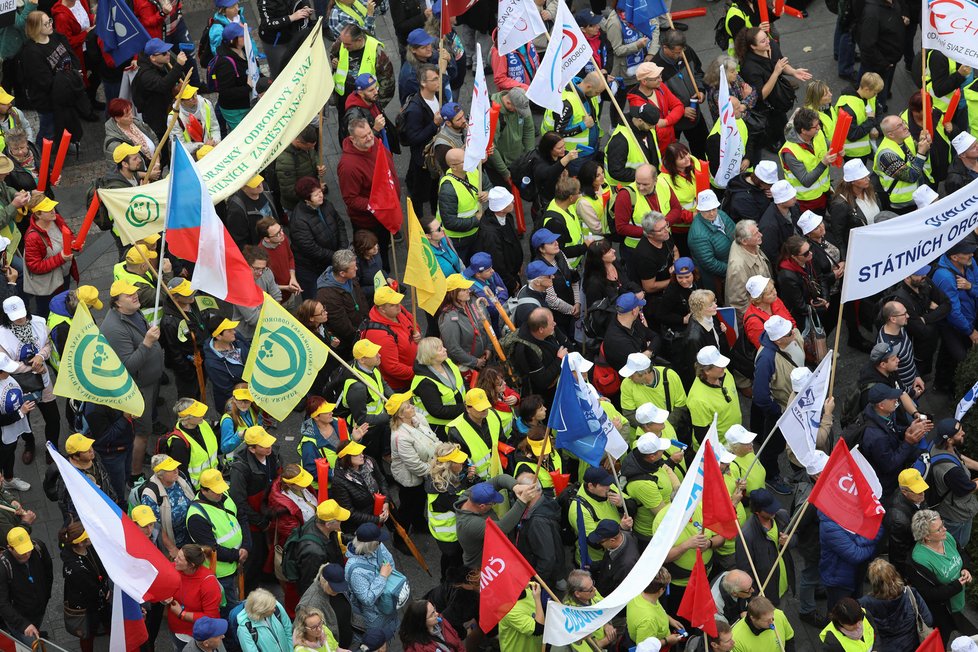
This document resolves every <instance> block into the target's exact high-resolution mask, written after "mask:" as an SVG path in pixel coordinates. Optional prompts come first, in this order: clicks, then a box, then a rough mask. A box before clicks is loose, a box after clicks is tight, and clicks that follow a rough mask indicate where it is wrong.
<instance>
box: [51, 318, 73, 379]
mask: <svg viewBox="0 0 978 652" xmlns="http://www.w3.org/2000/svg"><path fill="white" fill-rule="evenodd" d="M58 324H69V326H70V324H71V317H65V316H64V315H59V314H57V313H54V312H49V313H48V332H49V333H50V332H51V331H53V330H54V327H55V326H57V325H58ZM48 364H50V365H51V368H52V369H54V373H58V368H59V367H60V366H61V354H60V353H58V347H57V346H55V345H54V342H51V357H50V358H49V359H48Z"/></svg>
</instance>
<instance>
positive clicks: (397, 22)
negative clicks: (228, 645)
mask: <svg viewBox="0 0 978 652" xmlns="http://www.w3.org/2000/svg"><path fill="white" fill-rule="evenodd" d="M426 6H427V5H426V4H425V3H424V2H421V0H390V10H391V19H392V20H393V22H394V34H395V35H396V36H397V42H398V43H399V44H400V45H401V47H402V48H403V47H405V46H406V45H407V37H408V34H410V33H411V31H412V30H415V29H418V28H424V24H425V21H426V20H427V18H426V17H425V15H424V10H425V7H426ZM459 631H461V630H459Z"/></svg>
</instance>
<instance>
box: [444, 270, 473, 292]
mask: <svg viewBox="0 0 978 652" xmlns="http://www.w3.org/2000/svg"><path fill="white" fill-rule="evenodd" d="M472 283H473V281H470V280H469V279H467V278H465V277H464V276H462V275H461V274H451V275H450V276H449V277H448V278H446V279H445V291H446V292H451V291H452V290H468V289H469V288H470V287H472Z"/></svg>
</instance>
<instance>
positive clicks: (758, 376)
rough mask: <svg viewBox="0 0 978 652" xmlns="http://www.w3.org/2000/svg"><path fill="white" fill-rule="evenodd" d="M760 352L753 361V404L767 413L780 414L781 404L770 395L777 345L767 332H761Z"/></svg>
mask: <svg viewBox="0 0 978 652" xmlns="http://www.w3.org/2000/svg"><path fill="white" fill-rule="evenodd" d="M760 342H761V346H760V348H759V349H758V350H759V351H760V353H759V354H758V355H757V359H756V361H755V362H754V398H753V399H752V400H753V401H754V405H756V406H757V407H759V408H761V409H762V410H764V411H765V412H767V413H768V414H772V415H774V416H780V414H781V406H780V405H778V402H777V401H775V400H774V396H772V395H771V378H772V377H773V376H774V360H775V356H777V355H778V345H777V344H775V343H774V342H772V341H771V338H770V337H768V336H767V333H761V337H760Z"/></svg>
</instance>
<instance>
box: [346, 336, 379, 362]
mask: <svg viewBox="0 0 978 652" xmlns="http://www.w3.org/2000/svg"><path fill="white" fill-rule="evenodd" d="M378 353H380V344H376V343H374V342H371V341H370V340H357V343H356V344H354V345H353V357H354V358H356V359H357V360H360V359H361V358H372V357H374V356H375V355H377V354H378Z"/></svg>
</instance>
